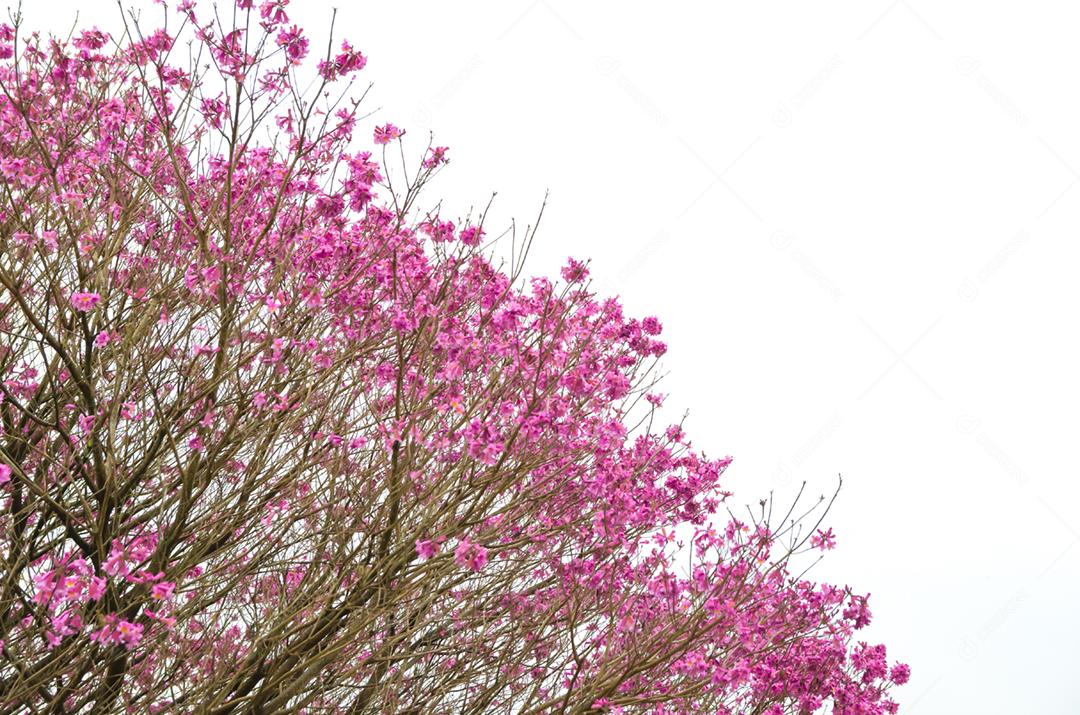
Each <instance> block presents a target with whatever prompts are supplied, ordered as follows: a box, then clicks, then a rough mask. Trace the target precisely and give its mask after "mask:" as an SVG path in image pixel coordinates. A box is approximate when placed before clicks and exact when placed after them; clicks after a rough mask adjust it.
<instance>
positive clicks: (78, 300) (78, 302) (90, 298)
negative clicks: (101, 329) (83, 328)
mask: <svg viewBox="0 0 1080 715" xmlns="http://www.w3.org/2000/svg"><path fill="white" fill-rule="evenodd" d="M100 301H101V296H100V295H98V294H97V293H72V294H71V305H72V306H73V307H74V308H75V310H77V311H79V312H80V313H87V312H89V311H91V310H93V309H94V306H96V305H97V304H98V303H99V302H100Z"/></svg>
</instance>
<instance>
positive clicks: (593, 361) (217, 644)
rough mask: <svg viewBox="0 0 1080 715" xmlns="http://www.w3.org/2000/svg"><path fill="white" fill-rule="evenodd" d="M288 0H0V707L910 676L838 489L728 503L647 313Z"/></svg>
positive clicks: (535, 693) (645, 704)
mask: <svg viewBox="0 0 1080 715" xmlns="http://www.w3.org/2000/svg"><path fill="white" fill-rule="evenodd" d="M285 1H286V0H268V1H267V2H264V3H263V4H262V5H260V6H257V7H254V6H253V3H252V0H239V1H238V2H237V3H236V6H235V8H229V9H228V10H226V11H223V12H219V10H217V9H215V10H214V11H213V12H212V13H210V14H209V15H207V16H203V15H202V14H200V13H199V12H197V11H196V8H195V7H194V3H193V2H191V0H186V1H185V2H183V3H182V4H181V5H180V7H179V8H178V10H177V11H176V13H175V14H169V13H166V15H165V20H164V22H163V24H162V25H161V26H160V27H157V28H154V29H153V30H149V29H147V28H145V27H143V26H141V25H140V24H139V23H138V22H136V21H135V20H134V19H129V20H128V21H127V23H126V31H125V32H124V33H122V36H119V37H110V36H107V35H105V34H104V33H102V32H100V31H97V30H86V31H83V32H81V33H77V34H75V35H73V36H72V37H69V38H66V39H63V38H55V37H47V38H46V37H42V36H40V35H38V34H36V33H34V34H26V33H25V31H23V29H22V28H20V20H19V18H18V17H16V18H15V19H14V20H13V22H12V24H11V25H2V26H0V60H2V63H0V90H2V93H3V94H2V97H0V172H2V174H3V184H2V190H3V195H2V205H0V334H2V336H3V338H2V340H0V379H2V383H0V428H2V434H0V558H2V559H3V569H2V570H0V711H2V712H30V713H45V712H49V713H114V712H116V713H119V712H137V713H144V712H149V713H156V712H169V713H214V714H224V713H283V712H301V713H376V712H378V713H393V712H397V713H488V712H491V713H498V712H502V713H511V712H513V713H555V712H559V713H590V712H591V713H600V712H611V713H636V712H652V713H676V712H678V713H767V714H769V715H779V714H781V713H810V712H817V711H820V710H827V709H830V708H831V709H832V711H833V712H838V713H883V712H895V711H896V705H895V703H893V702H892V701H891V700H889V698H888V696H887V692H888V690H889V688H890V687H891V685H892V684H901V683H903V682H904V681H905V680H906V679H907V676H908V669H907V666H905V665H901V664H893V665H892V666H891V667H890V665H889V664H888V663H887V662H886V657H885V649H884V647H883V646H877V645H873V646H872V645H868V644H866V643H863V642H858V640H857V639H856V637H855V635H854V631H855V630H857V629H859V628H862V627H863V626H865V625H866V624H867V623H868V622H869V620H870V613H869V610H868V608H867V599H866V597H865V596H860V595H857V594H855V593H853V592H852V591H851V590H850V589H848V588H838V587H834V586H830V585H820V584H815V583H812V582H810V581H808V580H806V579H805V578H803V577H801V576H796V575H794V574H793V571H792V570H791V569H790V568H789V564H790V560H791V559H792V557H793V556H795V555H797V554H799V553H801V552H803V551H807V550H810V549H813V548H818V549H822V550H824V549H827V548H831V547H832V545H833V536H832V532H831V531H823V530H821V529H818V528H817V527H818V526H819V524H820V516H821V513H822V511H823V510H822V509H821V508H820V507H823V506H826V505H824V504H819V505H817V506H816V507H815V508H814V509H811V510H810V511H808V512H806V513H803V514H797V513H795V512H794V511H792V510H788V511H787V513H785V514H782V515H781V514H779V513H777V514H774V513H773V510H772V507H771V506H767V505H766V504H765V503H764V502H763V503H762V507H761V509H760V510H758V509H755V510H752V511H748V512H747V513H746V514H745V515H741V516H737V515H735V514H733V513H731V512H729V511H727V508H726V506H725V501H726V499H727V497H728V496H730V495H729V494H728V493H727V492H724V491H722V490H721V487H720V481H721V476H722V474H723V472H724V469H725V467H727V465H728V462H729V460H727V459H720V460H716V459H709V458H706V457H705V456H704V455H703V454H700V453H698V452H697V451H694V450H693V449H692V448H691V446H690V444H689V442H688V441H687V439H686V437H685V436H684V434H683V432H682V430H681V428H680V427H679V426H678V425H672V426H669V427H666V428H664V427H656V428H655V429H654V420H655V419H656V418H657V416H658V413H657V407H658V406H659V404H660V402H661V401H662V398H661V397H660V396H659V395H658V394H656V393H655V392H653V391H652V390H653V387H654V384H655V380H654V379H653V378H652V377H651V375H652V371H651V370H652V366H653V364H654V362H655V360H656V358H657V357H659V356H660V355H661V354H663V352H664V350H665V346H664V344H663V343H662V342H660V341H659V340H658V339H657V335H658V334H659V333H660V323H659V322H658V321H657V320H656V319H655V318H645V319H644V320H636V319H632V318H629V317H626V316H624V315H623V313H622V310H621V308H620V306H619V304H618V303H617V302H616V301H615V300H612V299H602V298H600V297H597V296H596V295H595V294H594V293H592V292H591V291H590V289H589V284H588V281H587V268H586V266H585V265H584V264H583V263H579V262H576V261H573V260H571V261H570V262H569V263H568V264H567V266H566V267H565V268H564V269H563V271H562V276H561V278H562V280H561V281H558V282H553V281H550V280H547V279H544V278H533V279H531V280H528V279H526V278H525V277H524V274H523V261H524V255H525V254H526V253H527V249H528V245H529V242H530V241H531V239H532V236H533V231H532V230H530V231H526V232H525V235H524V236H520V237H519V236H515V235H512V234H509V233H508V234H507V235H505V236H504V237H503V240H502V242H503V243H510V244H511V245H510V246H509V251H507V250H505V249H504V248H503V247H502V246H501V245H496V244H495V242H493V241H489V240H488V239H487V237H486V234H485V231H484V225H483V216H482V215H479V216H472V217H466V218H465V219H463V220H462V219H458V220H457V223H455V222H452V221H451V220H448V219H447V218H445V217H444V216H442V215H441V214H440V211H439V210H438V205H436V206H435V208H429V209H427V210H424V209H422V208H420V204H419V202H418V197H419V196H420V192H421V189H422V188H423V187H424V186H425V185H426V184H427V183H428V182H429V181H430V180H431V178H432V177H433V176H435V175H436V174H437V173H439V172H440V171H441V169H442V167H443V165H444V164H445V163H446V160H447V156H446V152H447V150H446V148H445V147H438V146H429V147H428V148H427V150H426V153H425V154H424V155H423V156H422V157H418V160H417V161H416V162H415V164H410V163H409V162H408V161H407V159H406V156H407V154H406V152H405V150H404V149H403V148H400V147H401V141H402V139H401V137H402V134H403V132H402V131H401V130H400V129H398V128H397V127H394V126H393V125H390V124H386V125H384V126H381V127H379V128H378V129H377V130H376V131H375V135H374V139H373V143H374V145H375V146H373V147H369V149H368V150H363V149H358V148H356V147H355V146H354V144H355V143H354V141H353V136H352V135H353V129H354V126H355V124H356V122H357V121H358V111H359V106H360V104H359V100H358V99H356V98H354V97H353V96H352V95H351V94H350V91H349V88H350V86H351V82H352V78H354V77H355V76H356V74H357V73H358V72H359V71H360V70H361V69H362V68H363V67H364V63H365V58H364V56H363V55H362V54H361V53H360V52H358V51H357V50H355V49H354V48H353V47H351V46H350V45H349V44H348V43H347V42H344V43H341V44H340V45H339V46H336V45H331V47H330V49H329V50H328V52H327V53H326V54H325V56H324V57H323V59H322V60H320V61H319V62H318V63H317V70H314V71H311V75H312V76H315V77H316V79H315V80H314V84H313V85H311V86H310V87H308V89H307V91H304V90H302V89H301V86H302V85H303V84H305V83H304V82H302V81H301V80H300V79H299V77H301V76H303V75H302V72H303V68H304V66H305V65H304V60H305V58H306V56H307V55H308V53H309V41H308V40H307V39H306V38H305V36H304V34H303V32H302V31H301V30H300V29H299V28H298V27H296V26H295V25H293V24H291V22H290V21H289V19H288V17H287V15H286V11H285V7H284V5H285ZM391 157H399V158H400V163H399V162H398V161H397V160H396V159H395V160H394V161H391ZM493 246H494V248H493ZM496 249H497V250H496ZM499 251H501V253H499ZM507 253H509V258H508V259H504V261H503V262H498V261H496V258H495V256H497V255H504V256H505V255H506V254H507ZM721 515H723V518H721ZM815 519H816V520H817V523H811V521H813V520H815ZM684 541H685V543H683V542H684Z"/></svg>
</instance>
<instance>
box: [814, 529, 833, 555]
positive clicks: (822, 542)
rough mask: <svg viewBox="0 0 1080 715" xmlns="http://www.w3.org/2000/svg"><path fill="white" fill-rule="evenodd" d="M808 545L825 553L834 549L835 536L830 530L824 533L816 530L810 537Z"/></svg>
mask: <svg viewBox="0 0 1080 715" xmlns="http://www.w3.org/2000/svg"><path fill="white" fill-rule="evenodd" d="M810 545H811V546H812V547H814V548H815V549H821V550H822V551H827V550H829V549H832V548H835V547H836V536H835V535H834V534H833V530H832V529H828V530H826V531H822V530H821V529H818V530H817V533H816V534H814V535H813V536H811V537H810Z"/></svg>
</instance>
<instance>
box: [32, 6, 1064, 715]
mask: <svg viewBox="0 0 1080 715" xmlns="http://www.w3.org/2000/svg"><path fill="white" fill-rule="evenodd" d="M341 5H342V7H341V8H340V10H339V15H338V22H337V26H338V31H339V33H343V34H345V35H346V36H348V37H349V38H350V39H352V40H353V42H354V44H355V45H356V46H357V47H358V48H360V49H361V50H362V51H363V52H364V53H365V54H367V55H368V56H369V63H368V66H367V69H366V70H365V71H364V73H363V75H362V76H363V77H365V78H366V79H367V80H369V81H371V82H374V83H375V86H374V89H373V90H372V93H371V95H370V100H369V101H370V105H369V106H370V107H371V108H372V109H374V108H379V112H378V114H377V115H376V117H375V118H373V119H372V120H371V121H370V122H369V124H371V125H374V123H375V122H376V121H378V122H379V123H382V122H385V121H391V122H394V123H395V124H398V125H399V126H403V127H404V128H405V129H406V130H407V131H408V132H409V134H408V135H407V138H409V139H412V140H413V144H412V146H413V148H414V149H415V150H417V151H419V149H420V147H421V145H422V144H423V143H424V142H425V141H426V137H427V132H428V131H429V130H433V131H434V132H435V138H436V141H437V143H439V144H447V145H449V146H450V147H451V152H450V157H451V158H452V163H451V164H450V166H449V167H448V168H447V170H446V171H445V172H444V173H443V175H442V177H441V178H440V180H439V181H438V182H436V183H435V184H434V185H433V186H432V187H431V188H430V190H429V191H430V193H429V198H430V199H432V200H434V199H435V198H438V197H444V198H445V199H446V201H447V205H448V206H449V207H451V208H456V209H458V211H459V212H464V211H465V210H467V209H468V207H469V206H470V205H483V204H485V203H486V201H487V198H488V196H489V194H490V192H492V191H498V192H499V197H498V198H497V200H496V204H495V209H494V211H493V212H492V215H491V216H492V217H491V218H490V219H489V225H491V226H497V225H504V224H505V223H506V222H507V221H508V220H509V218H510V217H517V219H518V220H519V222H521V223H526V222H528V221H529V220H531V219H532V218H533V216H534V215H535V213H536V210H537V209H538V208H539V206H540V203H541V201H542V199H543V196H544V191H545V190H546V189H550V190H551V200H550V203H549V206H548V211H547V213H546V215H545V218H544V223H543V226H542V230H541V232H540V236H539V240H538V244H537V246H536V249H535V250H536V252H535V254H534V259H533V263H532V266H533V268H534V271H535V272H536V273H546V274H553V273H554V272H555V271H556V269H557V267H558V266H559V265H561V264H562V262H563V259H564V257H565V256H566V255H568V254H573V255H574V256H576V257H579V258H586V257H588V258H592V259H593V266H592V271H593V275H594V277H595V278H596V280H597V282H598V284H599V285H600V286H601V287H602V289H603V290H604V291H605V292H609V293H618V294H619V295H621V296H622V298H623V301H624V303H625V304H626V305H627V307H628V310H629V312H630V313H632V314H637V315H641V316H643V315H647V314H655V315H657V316H659V317H660V318H661V320H662V321H663V323H664V325H665V337H666V339H667V340H668V342H669V344H670V351H669V353H668V355H667V356H666V357H665V366H666V368H667V370H668V371H670V373H671V375H670V376H669V378H668V379H667V381H666V382H667V390H668V391H669V392H670V395H671V396H670V398H669V401H668V407H669V410H668V412H670V416H671V419H672V420H676V419H677V418H678V416H679V414H680V413H681V412H682V410H684V409H689V410H690V419H689V421H688V431H689V433H690V434H691V435H692V436H693V437H694V439H695V444H696V445H697V446H698V447H699V448H703V449H704V450H705V451H706V452H708V453H710V454H713V455H716V456H720V455H722V454H731V455H733V456H734V457H735V463H734V465H733V466H732V468H731V470H730V471H729V472H728V474H729V479H728V482H729V485H730V488H733V489H734V490H735V491H736V497H737V501H738V502H740V503H741V502H743V501H747V502H756V500H757V498H758V496H760V495H763V494H765V493H767V492H768V491H769V490H770V489H774V490H776V493H777V495H778V496H780V497H781V498H783V497H784V496H789V497H790V496H793V495H794V493H795V491H796V489H797V486H798V483H799V482H800V481H802V480H807V481H809V483H810V485H811V488H812V489H814V490H816V491H818V492H820V491H825V490H828V489H830V488H831V487H832V485H833V484H834V481H835V475H836V474H837V473H838V472H840V473H843V475H844V478H845V488H844V490H843V492H842V494H841V496H840V499H839V500H838V502H837V505H836V507H835V509H834V512H833V515H832V518H831V523H832V525H833V526H834V528H835V530H836V531H837V533H838V536H839V539H840V544H839V546H838V548H837V549H836V551H834V552H832V553H831V554H830V555H829V558H828V559H827V560H826V562H825V563H823V564H822V565H821V566H820V567H819V568H818V570H817V571H816V576H817V577H819V578H822V579H828V580H833V581H836V582H839V583H850V584H851V585H853V586H854V587H856V589H858V590H861V591H869V592H871V593H872V594H873V597H872V599H871V605H872V607H873V611H874V613H875V623H874V625H873V626H872V627H871V628H870V629H868V631H869V632H868V637H869V638H870V639H872V640H875V641H877V640H881V641H884V642H885V643H887V644H888V646H889V649H890V654H891V655H892V656H893V657H894V658H900V659H903V660H906V661H908V662H910V663H911V665H912V669H913V678H912V681H911V683H910V684H909V685H908V686H906V687H904V688H902V689H900V690H899V691H898V699H899V701H900V703H901V706H902V707H901V712H902V713H917V714H918V715H953V714H966V713H972V714H974V713H978V714H980V715H988V714H995V713H1001V714H1006V713H1008V714H1012V713H1040V714H1043V715H1057V714H1060V715H1065V714H1067V713H1076V712H1080V694H1078V692H1077V690H1076V689H1075V687H1072V686H1070V685H1069V682H1070V680H1072V679H1073V678H1075V676H1076V672H1077V669H1078V665H1080V663H1078V660H1080V658H1078V656H1077V645H1076V644H1077V642H1078V638H1080V610H1078V609H1077V606H1076V604H1077V602H1078V601H1080V577H1078V573H1080V572H1078V569H1080V548H1075V546H1076V545H1077V541H1078V540H1080V508H1078V506H1077V504H1078V497H1080V487H1078V486H1077V480H1076V476H1077V471H1078V470H1077V464H1076V459H1075V456H1074V451H1075V450H1074V445H1075V444H1076V441H1077V435H1078V433H1080V415H1078V412H1077V409H1076V405H1077V404H1078V402H1080V378H1078V377H1077V370H1078V366H1080V341H1078V339H1077V330H1078V321H1077V315H1076V310H1077V307H1080V282H1078V281H1077V280H1076V277H1075V274H1076V271H1077V268H1078V266H1080V245H1078V244H1077V241H1076V238H1077V227H1078V226H1080V188H1078V187H1077V185H1078V184H1080V132H1078V131H1077V127H1080V77H1078V71H1080V44H1078V43H1077V42H1076V28H1077V26H1078V25H1077V22H1078V20H1080V9H1078V8H1077V7H1076V6H1073V5H1072V4H1070V3H1063V2H1045V1H1041V2H1025V3H1021V2H1000V3H976V2H949V3H932V2H929V1H928V0H911V2H907V0H899V1H898V2H894V3H892V4H889V2H888V1H887V0H885V1H874V2H869V3H868V2H854V1H849V2H839V1H831V0H826V1H824V2H817V3H802V2H765V3H731V2H722V3H700V2H689V1H685V0H684V1H680V2H665V3H655V2H650V3H640V2H620V3H616V2H590V3H574V2H570V0H539V2H529V0H522V1H511V0H504V1H503V2H468V3H448V2H416V1H411V2H383V3H366V2H354V3H345V2H342V3H341ZM331 7H332V3H330V2H327V1H326V0H304V1H303V2H295V0H294V7H293V8H291V14H292V15H293V16H294V18H296V19H298V20H299V21H300V22H301V24H302V25H304V26H306V27H308V28H309V29H311V30H312V36H313V37H314V38H316V39H317V42H314V43H313V45H318V46H319V47H321V46H322V39H321V38H322V37H324V34H323V33H324V30H325V29H326V27H327V26H328V23H329V14H330V8H331ZM74 9H79V10H80V11H81V13H82V17H83V18H84V20H85V21H86V22H88V23H89V22H98V23H100V24H101V26H102V27H103V28H105V29H108V28H110V27H114V26H115V20H116V18H117V13H118V11H117V9H116V6H115V4H114V3H112V2H109V1H106V0H101V1H99V2H79V3H73V2H70V1H67V2H55V1H52V2H48V3H45V2H41V3H39V4H34V3H28V4H27V7H25V8H24V14H25V15H26V16H27V19H28V25H29V26H32V27H45V28H49V27H51V28H53V29H57V30H61V29H65V30H66V28H67V27H68V26H69V22H70V20H71V18H72V17H73V12H74ZM50 23H51V24H50Z"/></svg>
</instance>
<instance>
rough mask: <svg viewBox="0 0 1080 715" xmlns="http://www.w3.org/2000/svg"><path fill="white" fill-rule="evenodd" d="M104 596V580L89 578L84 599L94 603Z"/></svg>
mask: <svg viewBox="0 0 1080 715" xmlns="http://www.w3.org/2000/svg"><path fill="white" fill-rule="evenodd" d="M104 595H105V579H103V578H101V577H100V576H91V577H90V580H89V581H88V582H87V584H86V597H87V598H89V599H90V600H91V601H96V600H98V599H99V598H101V597H102V596H104Z"/></svg>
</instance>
